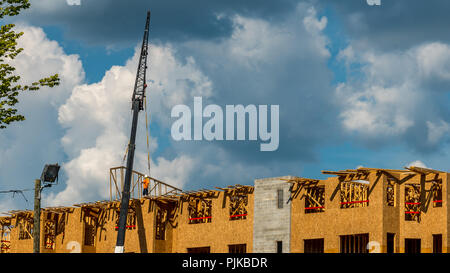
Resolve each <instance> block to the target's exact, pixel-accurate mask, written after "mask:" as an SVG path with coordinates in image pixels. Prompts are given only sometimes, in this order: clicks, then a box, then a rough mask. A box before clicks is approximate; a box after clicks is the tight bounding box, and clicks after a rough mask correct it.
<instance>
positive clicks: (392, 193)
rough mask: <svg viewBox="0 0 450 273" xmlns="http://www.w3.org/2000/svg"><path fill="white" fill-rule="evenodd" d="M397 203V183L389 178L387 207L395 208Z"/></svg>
mask: <svg viewBox="0 0 450 273" xmlns="http://www.w3.org/2000/svg"><path fill="white" fill-rule="evenodd" d="M396 201H397V200H396V190H395V181H394V180H393V179H389V178H388V179H387V184H386V205H387V206H390V207H394V206H395V204H396Z"/></svg>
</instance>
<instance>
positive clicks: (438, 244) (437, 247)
mask: <svg viewBox="0 0 450 273" xmlns="http://www.w3.org/2000/svg"><path fill="white" fill-rule="evenodd" d="M433 253H442V234H433Z"/></svg>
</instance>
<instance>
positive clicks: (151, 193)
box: [109, 166, 183, 201]
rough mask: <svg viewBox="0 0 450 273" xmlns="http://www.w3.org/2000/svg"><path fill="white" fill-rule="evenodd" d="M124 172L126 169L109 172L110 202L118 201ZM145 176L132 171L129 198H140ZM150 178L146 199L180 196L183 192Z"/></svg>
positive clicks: (115, 169) (113, 169) (121, 167)
mask: <svg viewBox="0 0 450 273" xmlns="http://www.w3.org/2000/svg"><path fill="white" fill-rule="evenodd" d="M125 171H126V167H124V166H120V167H114V168H111V169H110V170H109V195H110V201H113V200H120V199H121V192H122V189H123V184H124V183H125ZM144 178H145V174H143V173H140V172H137V171H134V170H133V171H132V174H131V185H130V195H131V198H137V199H140V198H142V181H144ZM149 178H150V184H149V186H148V189H149V190H148V197H149V198H151V197H158V196H166V195H171V194H180V193H182V192H183V191H182V190H181V189H179V188H177V187H174V186H172V185H169V184H166V183H164V182H162V181H160V180H158V179H155V178H153V177H149Z"/></svg>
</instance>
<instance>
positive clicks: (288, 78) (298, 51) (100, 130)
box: [0, 0, 450, 211]
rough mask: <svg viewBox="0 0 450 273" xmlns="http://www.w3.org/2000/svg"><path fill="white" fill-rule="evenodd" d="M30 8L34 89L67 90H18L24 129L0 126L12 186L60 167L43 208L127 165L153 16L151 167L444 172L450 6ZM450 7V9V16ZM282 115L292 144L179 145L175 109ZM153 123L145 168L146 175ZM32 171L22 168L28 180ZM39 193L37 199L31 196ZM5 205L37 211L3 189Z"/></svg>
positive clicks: (27, 67) (26, 61)
mask: <svg viewBox="0 0 450 273" xmlns="http://www.w3.org/2000/svg"><path fill="white" fill-rule="evenodd" d="M124 3H125V2H124V1H116V0H98V1H97V0H96V1H93V0H81V3H80V5H68V4H67V2H66V1H64V0H42V1H31V4H32V7H31V8H30V9H29V10H27V11H26V12H23V13H22V14H21V15H19V16H17V17H14V18H11V19H10V20H11V21H13V22H15V23H17V25H18V27H19V28H20V29H21V30H23V31H24V32H25V35H24V37H23V39H21V40H22V44H21V46H22V47H24V48H25V50H24V52H25V53H23V54H22V56H21V57H20V58H18V59H19V60H18V61H17V64H16V66H17V68H18V71H19V72H20V73H21V74H22V76H23V79H24V80H30V81H31V80H35V78H36V77H43V76H48V75H50V74H53V73H60V75H61V80H62V81H61V82H62V85H61V86H60V87H57V88H54V90H43V91H42V92H41V91H40V92H41V93H40V94H21V103H20V105H19V106H18V107H19V110H20V111H21V112H22V113H23V114H24V115H25V116H26V117H27V120H26V121H25V122H21V123H17V124H13V125H11V126H9V127H8V128H7V129H4V130H2V131H0V152H1V153H2V154H3V155H4V156H3V157H2V158H1V159H0V190H9V189H28V188H31V187H32V186H31V185H32V183H33V180H34V179H35V178H37V177H39V176H40V172H41V170H42V168H43V166H44V164H45V163H52V162H58V163H60V164H61V165H62V166H63V168H62V170H61V177H60V183H59V185H57V186H55V187H53V188H51V189H46V192H45V193H44V205H48V206H50V205H69V204H73V203H77V202H85V201H94V200H99V199H107V198H109V189H108V182H109V177H108V170H109V168H110V167H115V166H118V165H120V164H121V159H122V157H123V154H124V152H125V147H126V144H127V141H128V136H129V130H130V124H129V123H130V115H131V112H130V110H129V109H130V108H129V107H130V101H129V99H130V97H131V92H132V86H133V84H134V77H135V73H136V68H137V55H136V52H138V51H137V50H138V49H139V45H140V42H141V39H142V34H143V33H142V31H143V27H144V21H145V11H146V10H147V9H150V10H151V11H152V19H151V30H150V44H151V48H150V58H149V71H148V74H147V79H148V81H149V90H148V91H149V94H148V96H149V103H148V106H149V114H150V117H151V125H150V135H151V156H152V164H151V166H152V169H151V171H150V174H151V175H152V176H155V177H156V178H159V179H161V180H164V181H166V182H167V183H169V184H173V185H176V186H178V187H181V188H183V189H186V190H192V189H199V188H214V187H215V186H226V185H232V184H248V185H251V184H253V180H254V179H257V178H262V177H275V176H284V175H296V176H302V177H309V178H325V177H326V176H325V175H322V174H321V173H320V171H321V170H339V169H352V168H357V167H358V166H366V167H380V168H403V167H404V166H406V165H408V164H411V163H413V162H415V164H419V165H422V166H423V165H425V166H427V167H430V168H435V169H439V170H443V171H448V160H449V155H448V141H449V138H448V132H449V131H450V113H449V110H448V107H447V105H448V102H449V99H450V97H449V92H448V91H449V88H450V72H448V71H450V39H449V34H448V33H447V31H446V29H447V28H446V27H445V26H448V24H449V23H450V21H449V20H450V19H448V18H447V16H446V14H445V13H444V12H443V10H446V8H448V6H449V5H450V4H448V3H446V2H444V1H427V2H426V3H425V1H406V0H400V1H395V2H393V1H382V4H381V6H369V5H367V3H366V1H364V0H346V1H332V0H323V1H321V0H305V1H302V0H285V1H263V2H261V1H245V2H242V1H215V2H211V1H198V2H195V3H190V4H188V3H187V2H186V1H176V0H173V1H153V2H147V1H138V0H133V1H127V2H126V5H125V4H124ZM447 10H448V9H447ZM194 96H202V98H203V101H204V104H205V105H206V104H217V105H219V106H222V107H225V105H226V104H243V105H248V104H255V105H260V104H263V105H279V106H280V131H279V134H280V145H279V148H278V150H276V151H274V152H261V151H259V143H255V142H252V141H234V142H233V141H232V142H230V141H211V142H208V141H180V142H176V141H174V140H173V139H172V138H171V135H170V126H171V124H172V123H173V121H174V119H171V118H170V110H171V109H172V107H173V106H175V105H176V104H186V105H189V106H192V103H193V97H194ZM144 121H145V116H144V114H143V113H141V115H140V123H139V131H138V139H137V141H138V144H137V145H138V146H137V154H136V161H135V167H136V169H137V170H139V171H143V172H145V171H146V166H147V162H146V138H145V137H146V133H145V123H144ZM25 170H26V171H25ZM26 194H27V198H28V199H31V197H32V192H27V193H26ZM0 202H1V204H2V205H1V206H0V211H7V210H10V209H16V208H32V204H31V203H25V202H24V200H23V198H22V197H20V196H17V195H16V196H15V197H14V198H12V196H7V195H2V196H0Z"/></svg>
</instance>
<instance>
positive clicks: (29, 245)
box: [10, 215, 33, 253]
mask: <svg viewBox="0 0 450 273" xmlns="http://www.w3.org/2000/svg"><path fill="white" fill-rule="evenodd" d="M31 217H33V216H32V215H31ZM19 219H20V218H18V217H16V216H14V217H13V220H12V221H11V224H12V225H13V226H14V227H13V229H12V230H11V235H10V236H11V237H10V241H11V249H10V253H31V252H33V239H26V240H19V230H20V229H19V226H18V223H19V222H18V221H19Z"/></svg>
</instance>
